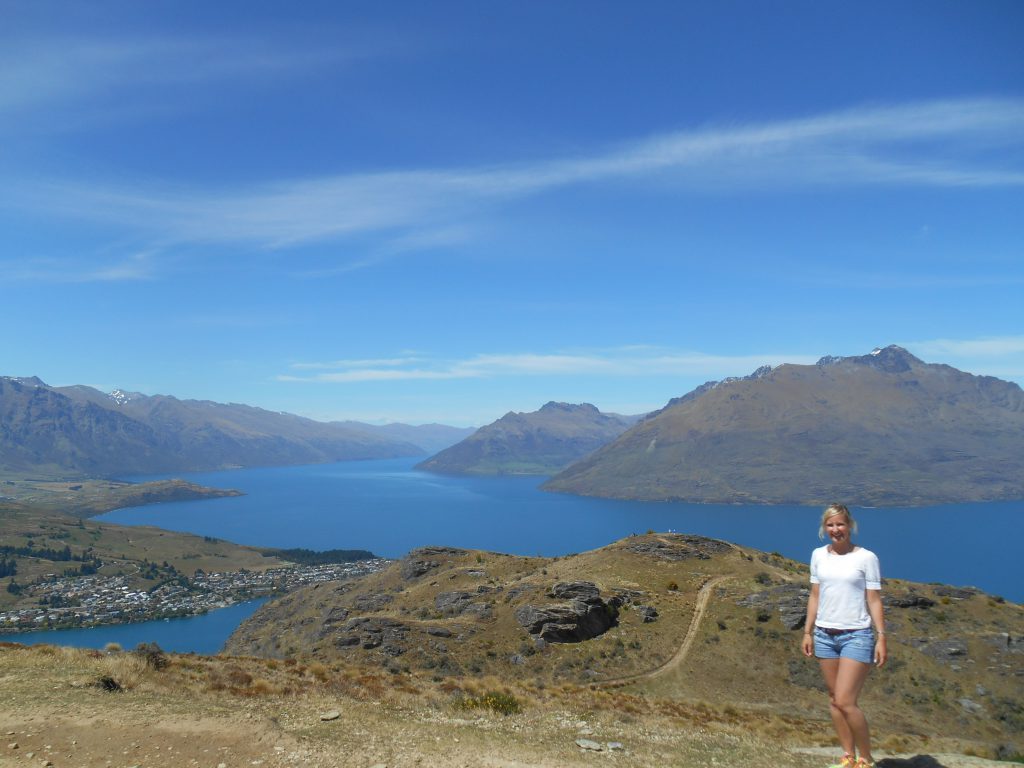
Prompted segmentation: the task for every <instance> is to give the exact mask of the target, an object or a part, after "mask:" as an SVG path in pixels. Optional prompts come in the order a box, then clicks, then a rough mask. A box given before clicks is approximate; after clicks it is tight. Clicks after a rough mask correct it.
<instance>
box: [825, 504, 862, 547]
mask: <svg viewBox="0 0 1024 768" xmlns="http://www.w3.org/2000/svg"><path fill="white" fill-rule="evenodd" d="M836 515H842V516H843V517H845V518H846V524H847V525H849V526H850V530H851V531H853V532H854V533H856V532H857V521H856V520H854V519H853V515H851V514H850V510H849V509H847V507H846V505H845V504H829V505H828V506H827V507H825V511H824V512H822V513H821V524H820V525H819V526H818V538H819V539H824V538H825V523H826V522H828V519H829V518H830V517H835V516H836Z"/></svg>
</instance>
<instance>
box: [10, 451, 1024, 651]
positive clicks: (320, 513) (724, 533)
mask: <svg viewBox="0 0 1024 768" xmlns="http://www.w3.org/2000/svg"><path fill="white" fill-rule="evenodd" d="M416 461H417V460H415V459H392V460H385V461H365V462H344V463H338V464H326V465H314V466H301V467H273V468H258V469H240V470H232V471H224V472H197V473H188V474H185V475H180V474H179V475H173V476H176V477H185V478H186V479H188V480H192V481H193V482H196V483H200V484H202V485H208V486H214V487H219V488H236V489H238V490H240V491H244V492H245V494H246V495H245V496H237V497H231V498H222V499H209V500H203V501H187V502H174V503H167V504H155V505H150V506H144V507H133V508H127V509H120V510H117V511H114V512H110V513H107V514H106V515H103V516H102V517H100V518H98V519H100V520H103V521H107V522H112V523H120V524H123V525H154V526H158V527H160V528H167V529H170V530H177V531H188V532H191V533H197V534H200V535H205V536H215V537H217V538H222V539H228V540H230V541H235V542H238V543H240V544H250V545H255V546H264V547H306V548H308V549H319V550H323V549H368V550H370V551H372V552H374V553H375V554H377V555H380V556H383V557H401V556H402V555H404V554H405V553H406V552H408V551H409V550H410V549H414V548H416V547H421V546H425V545H428V544H443V545H449V546H456V547H467V548H473V549H485V550H492V551H497V552H506V553H511V554H519V555H543V556H549V557H550V556H555V555H565V554H570V553H573V552H582V551H586V550H588V549H594V548H597V547H601V546H604V545H605V544H609V543H611V542H613V541H616V540H618V539H621V538H623V537H625V536H628V535H629V534H631V533H643V532H645V531H647V530H656V531H670V530H671V531H677V532H682V533H694V534H700V535H702V536H710V537H713V538H718V539H725V540H727V541H732V542H735V543H737V544H742V545H745V546H750V547H756V548H757V549H760V550H763V551H766V552H779V553H781V554H783V555H785V556H787V557H791V558H794V559H796V560H800V561H803V562H807V561H808V559H809V558H810V553H811V550H812V549H813V548H814V547H816V546H819V545H820V542H819V541H818V538H817V529H818V520H819V516H820V514H821V510H820V509H819V508H817V507H801V506H752V505H719V504H684V503H674V502H673V503H668V502H665V503H661V502H659V503H655V502H633V501H613V500H608V499H591V498H585V497H581V496H569V495H565V494H553V493H546V492H544V491H541V490H539V489H538V486H539V485H540V483H541V482H542V481H543V478H538V477H525V476H515V477H451V476H444V475H434V474H430V473H426V472H419V471H417V470H415V469H413V465H414V464H415V463H416ZM163 477H172V475H161V476H158V477H157V476H154V477H146V478H131V479H133V480H148V479H159V478H163ZM1022 508H1024V504H1022V503H1020V502H990V503H985V504H950V505H943V506H935V507H924V508H920V507H919V508H901V507H893V508H885V509H854V510H853V512H854V515H855V517H856V518H857V520H858V522H859V525H860V533H859V535H858V536H857V537H855V540H856V541H858V542H859V543H861V544H863V545H864V546H866V547H868V548H869V549H871V550H873V551H874V552H875V553H877V554H878V556H879V558H880V559H881V562H882V572H883V575H885V576H888V577H893V578H904V579H911V580H914V581H923V582H929V581H935V582H943V583H947V584H954V585H957V586H976V587H978V588H980V589H983V590H984V591H986V592H989V593H992V594H996V595H1002V596H1004V597H1006V598H1007V599H1010V600H1013V601H1014V602H1022V601H1024V579H1021V578H1020V570H1019V566H1018V565H1017V557H1016V552H1015V548H1016V537H1015V536H1014V535H1013V533H1012V526H1013V521H1014V519H1015V518H1019V517H1020V514H1021V511H1022ZM1007 525H1010V526H1011V529H1010V530H1007ZM236 608H239V606H235V607H234V608H229V609H225V611H216V612H214V613H211V614H208V615H206V616H200V617H193V618H186V619H176V620H173V622H147V623H146V624H139V625H129V626H130V627H136V628H141V629H142V630H144V631H143V634H144V635H145V634H146V633H147V632H148V633H149V634H148V635H147V636H144V637H142V636H139V635H132V638H135V637H142V639H141V640H136V639H130V640H127V641H123V640H121V639H118V637H117V631H120V630H122V629H124V630H125V631H128V630H129V628H128V627H124V628H121V627H98V628H95V629H88V630H66V631H59V632H53V633H36V634H45V635H48V636H52V639H48V640H45V641H39V642H54V643H64V644H78V641H79V640H80V638H81V637H83V635H79V634H77V633H93V632H95V633H96V634H95V635H84V637H88V638H95V640H94V641H95V642H96V643H98V646H94V647H102V645H103V644H104V643H105V642H108V641H113V642H119V643H121V644H122V645H123V646H124V647H131V646H134V645H135V644H136V643H138V642H142V641H147V642H153V641H155V642H158V643H159V644H160V645H161V647H164V648H167V649H168V650H185V651H187V650H195V651H197V652H203V653H208V652H213V651H211V650H209V649H210V648H211V647H214V646H215V648H214V650H217V649H219V648H220V645H221V644H222V643H223V641H224V640H225V639H226V638H227V636H228V635H229V634H230V632H231V630H232V629H233V627H234V626H235V625H237V623H238V622H239V621H241V620H242V619H243V618H245V615H248V614H245V615H240V614H239V615H237V617H236V616H235V614H229V615H227V616H226V618H225V621H226V622H227V623H229V624H230V628H228V629H227V630H226V631H222V629H223V628H218V629H214V628H213V624H209V625H207V624H206V623H205V622H208V621H209V622H212V621H214V619H215V617H218V616H219V614H222V613H225V614H226V611H233V610H235V609H236ZM250 612H251V611H250ZM174 622H181V623H180V624H174ZM231 622H233V623H231ZM150 625H156V626H150ZM190 626H191V627H195V628H194V629H189V627H190ZM161 629H166V630H167V631H168V633H169V634H167V635H166V636H165V635H164V634H163V633H161V632H160V630H161ZM132 631H134V630H132ZM218 633H221V634H218ZM207 635H209V636H210V637H211V638H214V639H211V640H209V641H207V640H206V637H207ZM101 636H102V637H103V640H102V641H100V639H99V638H100V637H101ZM189 636H191V637H193V638H194V641H192V643H193V644H195V643H198V642H199V641H200V640H202V641H203V643H204V645H203V646H202V648H203V649H206V650H201V648H200V647H199V646H198V645H196V646H195V647H189V644H190V641H188V640H187V638H188V637H189ZM165 637H166V639H164V638H165ZM26 638H29V636H27V635H20V636H17V637H13V638H8V639H14V640H16V641H18V642H26ZM58 638H60V639H58ZM182 638H185V641H184V642H183V643H182V642H179V641H181V639H182ZM218 638H219V639H218Z"/></svg>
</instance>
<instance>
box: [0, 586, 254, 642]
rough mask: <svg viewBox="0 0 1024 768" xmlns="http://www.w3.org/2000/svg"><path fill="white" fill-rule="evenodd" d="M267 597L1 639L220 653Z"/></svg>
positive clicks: (24, 633) (1, 638) (1, 637)
mask: <svg viewBox="0 0 1024 768" xmlns="http://www.w3.org/2000/svg"><path fill="white" fill-rule="evenodd" d="M266 601H267V598H265V597H264V598H260V599H258V600H248V601H246V602H244V603H238V604H236V605H232V606H229V607H227V608H221V609H219V610H216V611H210V612H209V613H205V614H203V615H201V616H186V617H182V618H177V619H161V620H159V621H140V622H138V623H137V624H110V625H102V626H99V627H87V628H85V629H51V630H44V631H41V632H23V633H21V634H16V635H0V640H5V641H7V642H14V643H22V644H23V645H39V644H42V643H49V644H51V645H70V646H72V647H74V648H103V647H104V646H105V645H106V644H107V643H117V644H119V645H120V646H121V647H122V648H125V649H129V648H134V647H135V646H137V645H138V644H139V643H156V644H157V645H159V646H160V647H161V648H163V649H164V650H165V651H173V652H175V653H192V652H194V653H202V654H214V653H218V652H219V651H220V649H221V648H223V647H224V643H225V642H227V639H228V637H229V636H230V635H231V633H232V632H234V631H235V627H237V626H238V625H239V624H240V623H242V622H243V621H244V620H245V619H247V618H249V617H250V616H252V614H253V613H255V612H256V609H257V608H259V607H260V606H261V605H263V603H265V602H266Z"/></svg>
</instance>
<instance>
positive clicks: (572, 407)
mask: <svg viewBox="0 0 1024 768" xmlns="http://www.w3.org/2000/svg"><path fill="white" fill-rule="evenodd" d="M540 410H541V412H547V413H550V412H552V411H564V412H565V413H576V412H581V411H582V412H588V413H600V411H598V409H597V407H596V406H594V405H591V404H590V403H580V404H579V405H577V404H575V403H558V402H555V401H554V400H552V401H551V402H548V403H545V404H544V405H542V406H541V408H540Z"/></svg>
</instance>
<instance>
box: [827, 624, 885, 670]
mask: <svg viewBox="0 0 1024 768" xmlns="http://www.w3.org/2000/svg"><path fill="white" fill-rule="evenodd" d="M814 655H815V656H817V657H818V658H819V659H853V660H854V661H862V662H864V663H865V664H872V663H874V661H875V633H874V631H873V630H872V629H870V628H868V629H853V630H850V631H849V632H843V633H842V634H840V635H830V634H828V633H827V632H825V630H823V629H822V628H821V627H815V628H814Z"/></svg>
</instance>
